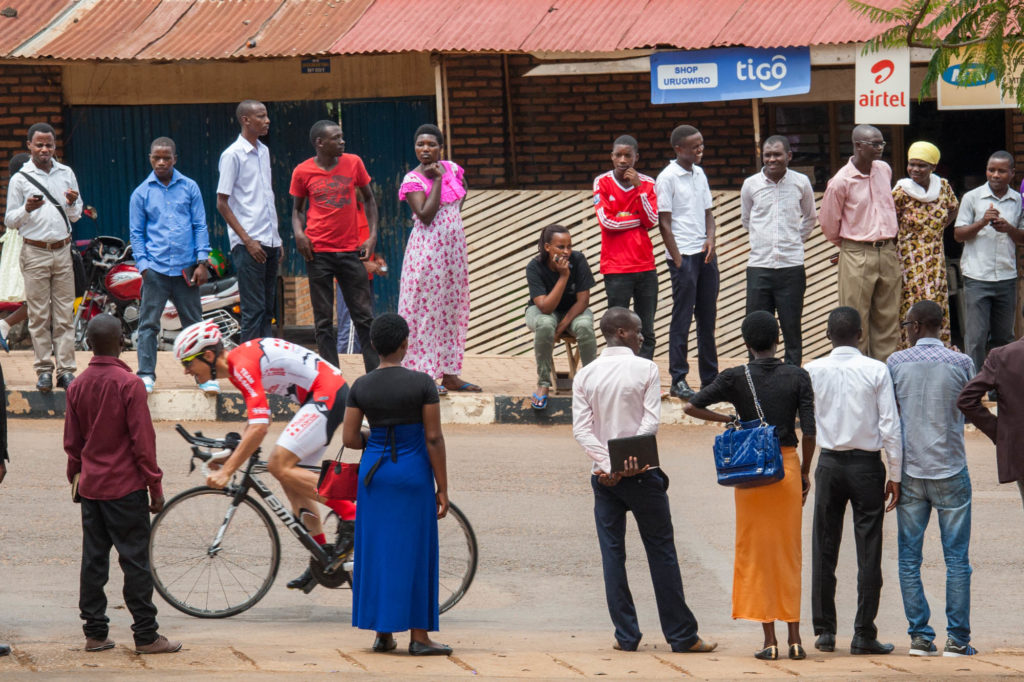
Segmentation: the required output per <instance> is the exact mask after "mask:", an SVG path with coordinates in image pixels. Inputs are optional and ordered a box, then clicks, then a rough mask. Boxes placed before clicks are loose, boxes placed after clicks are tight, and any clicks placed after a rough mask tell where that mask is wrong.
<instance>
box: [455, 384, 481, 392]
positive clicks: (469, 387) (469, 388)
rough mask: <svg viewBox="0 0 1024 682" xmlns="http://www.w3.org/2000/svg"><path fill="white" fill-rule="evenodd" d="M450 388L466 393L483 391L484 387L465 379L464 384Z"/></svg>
mask: <svg viewBox="0 0 1024 682" xmlns="http://www.w3.org/2000/svg"><path fill="white" fill-rule="evenodd" d="M450 390H452V391H462V392H465V393H480V392H481V391H483V389H482V388H480V387H479V386H477V385H476V384H471V383H469V382H468V381H464V382H462V385H461V386H459V387H458V388H453V389H450Z"/></svg>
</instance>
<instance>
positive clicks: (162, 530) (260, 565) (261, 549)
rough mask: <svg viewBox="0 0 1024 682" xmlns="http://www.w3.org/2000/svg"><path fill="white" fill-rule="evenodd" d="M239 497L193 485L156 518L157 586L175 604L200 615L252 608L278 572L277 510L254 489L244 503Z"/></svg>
mask: <svg viewBox="0 0 1024 682" xmlns="http://www.w3.org/2000/svg"><path fill="white" fill-rule="evenodd" d="M231 502H232V497H231V495H229V494H228V493H226V492H225V491H223V490H215V489H213V488H207V487H200V488H192V489H191V490H186V491H185V492H183V493H181V494H180V495H177V496H175V497H174V498H173V499H172V500H171V501H170V502H168V503H167V506H166V507H164V510H163V511H162V512H160V514H158V515H157V516H156V518H155V519H153V529H152V531H151V533H150V543H149V560H150V570H151V571H152V573H153V583H154V587H156V591H157V592H159V593H160V596H161V597H163V598H164V599H165V600H167V603H168V604H170V605H171V606H173V607H174V608H176V609H178V610H179V611H182V612H184V613H187V614H189V615H190V616H195V617H196V618H226V617H228V616H233V615H235V614H238V613H241V612H242V611H245V610H246V609H248V608H250V607H251V606H253V604H255V603H256V602H258V601H259V600H260V599H262V598H263V596H264V595H266V593H267V591H268V590H269V589H270V586H271V585H272V584H273V582H274V578H275V577H276V576H277V568H278V564H279V563H280V560H281V540H280V538H279V537H278V534H277V529H276V528H275V527H274V521H273V519H272V518H271V517H270V514H268V513H267V511H266V510H265V509H264V508H263V507H262V506H260V505H259V504H258V503H257V502H256V501H255V500H253V499H252V498H251V497H249V496H248V495H247V496H246V497H244V498H243V499H242V502H241V504H239V505H238V506H237V507H232V506H231ZM218 534H220V537H219V539H218Z"/></svg>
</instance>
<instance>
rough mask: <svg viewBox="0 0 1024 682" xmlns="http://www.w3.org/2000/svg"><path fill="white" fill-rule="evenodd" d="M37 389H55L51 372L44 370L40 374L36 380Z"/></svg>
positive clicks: (47, 391) (41, 390)
mask: <svg viewBox="0 0 1024 682" xmlns="http://www.w3.org/2000/svg"><path fill="white" fill-rule="evenodd" d="M36 390H37V391H40V392H41V393H49V392H50V391H52V390H53V374H52V373H51V372H43V373H42V374H40V375H39V381H37V382H36Z"/></svg>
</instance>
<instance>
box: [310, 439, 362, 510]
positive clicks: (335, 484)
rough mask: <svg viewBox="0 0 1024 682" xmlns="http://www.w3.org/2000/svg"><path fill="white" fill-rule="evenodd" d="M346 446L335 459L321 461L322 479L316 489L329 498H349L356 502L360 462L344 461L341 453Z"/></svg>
mask: <svg viewBox="0 0 1024 682" xmlns="http://www.w3.org/2000/svg"><path fill="white" fill-rule="evenodd" d="M343 452H345V448H342V449H341V450H340V451H338V456H337V457H335V458H334V459H327V460H324V461H323V462H320V480H318V481H317V484H316V491H317V492H318V493H319V494H320V495H321V496H322V497H324V498H326V499H328V500H349V501H352V502H355V499H356V491H358V490H359V464H358V463H357V462H342V461H341V455H342V453H343Z"/></svg>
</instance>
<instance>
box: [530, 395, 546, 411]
mask: <svg viewBox="0 0 1024 682" xmlns="http://www.w3.org/2000/svg"><path fill="white" fill-rule="evenodd" d="M530 406H531V407H533V409H535V410H543V409H546V408H547V406H548V397H547V396H546V395H537V394H536V393H534V394H533V399H532V400H530Z"/></svg>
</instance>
